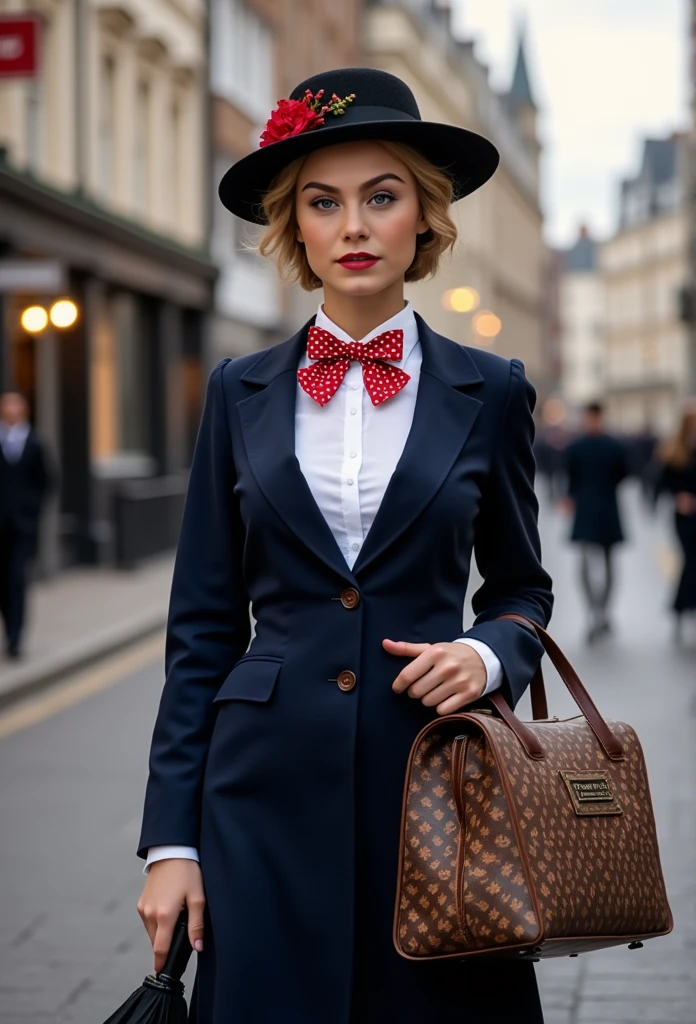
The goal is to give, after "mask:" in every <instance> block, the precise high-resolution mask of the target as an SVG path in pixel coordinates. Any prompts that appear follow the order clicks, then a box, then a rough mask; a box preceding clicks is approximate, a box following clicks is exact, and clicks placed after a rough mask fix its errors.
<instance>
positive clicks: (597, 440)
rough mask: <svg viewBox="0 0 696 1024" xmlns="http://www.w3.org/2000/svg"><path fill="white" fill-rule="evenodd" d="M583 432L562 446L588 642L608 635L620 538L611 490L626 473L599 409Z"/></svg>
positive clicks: (591, 408)
mask: <svg viewBox="0 0 696 1024" xmlns="http://www.w3.org/2000/svg"><path fill="white" fill-rule="evenodd" d="M583 427H584V432H583V435H582V436H581V437H579V438H577V440H575V441H573V443H572V444H571V445H569V446H568V449H567V452H566V472H567V477H568V483H567V487H568V492H567V506H568V508H569V510H570V509H572V511H573V513H574V517H573V529H572V533H571V538H570V539H571V541H573V543H575V544H580V546H581V558H580V569H581V571H580V580H581V584H582V590H583V594H584V596H585V599H586V601H587V605H588V608H589V612H590V625H589V629H588V633H587V640H588V643H593V642H594V641H595V640H597V639H598V638H599V637H601V636H603V635H605V634H607V633H609V632H611V623H610V621H609V604H610V601H611V596H612V592H613V589H614V564H613V549H614V546H615V545H616V544H619V543H621V541H623V539H624V533H623V528H622V525H621V515H620V513H619V504H618V500H617V493H616V492H617V488H618V486H619V484H620V483H621V481H622V480H623V479H624V477H625V476H626V475H627V473H628V460H627V456H626V450H625V448H624V446H623V445H622V444H621V442H620V441H618V440H617V439H616V438H615V437H612V436H611V435H609V434H607V433H606V431H605V429H604V410H603V408H602V406H601V405H600V404H599V403H598V402H592V403H590V404H589V405H588V406H587V407H586V409H585V414H584V423H583Z"/></svg>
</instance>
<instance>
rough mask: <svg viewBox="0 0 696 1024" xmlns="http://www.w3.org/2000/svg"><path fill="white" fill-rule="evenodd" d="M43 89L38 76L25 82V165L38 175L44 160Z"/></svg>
mask: <svg viewBox="0 0 696 1024" xmlns="http://www.w3.org/2000/svg"><path fill="white" fill-rule="evenodd" d="M44 124H45V122H44V87H43V81H42V80H41V77H40V76H37V77H36V78H32V79H31V80H30V81H28V82H27V164H28V166H29V170H30V171H32V172H33V173H34V174H40V173H41V170H42V168H43V159H44V131H45V128H44Z"/></svg>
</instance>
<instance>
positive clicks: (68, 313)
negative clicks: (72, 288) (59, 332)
mask: <svg viewBox="0 0 696 1024" xmlns="http://www.w3.org/2000/svg"><path fill="white" fill-rule="evenodd" d="M49 315H50V317H51V323H52V324H53V326H54V327H72V325H73V324H74V323H75V321H76V320H77V306H76V305H75V303H74V302H73V301H72V299H59V300H58V302H54V303H53V305H52V306H51V311H50V314H49Z"/></svg>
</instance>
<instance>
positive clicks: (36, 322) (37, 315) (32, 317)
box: [19, 306, 48, 334]
mask: <svg viewBox="0 0 696 1024" xmlns="http://www.w3.org/2000/svg"><path fill="white" fill-rule="evenodd" d="M19 322H20V323H21V325H22V327H23V328H24V330H25V331H27V333H28V334H40V332H41V331H43V330H44V328H45V327H46V325H47V324H48V313H47V312H46V310H45V309H44V308H43V306H27V308H26V309H25V310H24V311H23V312H22V315H21V316H20V318H19Z"/></svg>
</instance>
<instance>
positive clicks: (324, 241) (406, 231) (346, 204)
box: [295, 142, 428, 296]
mask: <svg viewBox="0 0 696 1024" xmlns="http://www.w3.org/2000/svg"><path fill="white" fill-rule="evenodd" d="M295 212H296V217H297V239H298V241H300V242H302V243H303V244H304V246H305V252H306V254H307V259H308V261H309V265H310V266H311V268H312V270H313V271H314V273H315V274H316V275H317V277H318V278H320V279H321V281H322V284H323V286H324V292H325V293H326V291H327V290H329V291H330V290H334V291H336V292H339V293H341V294H342V295H355V296H364V295H375V294H377V293H378V292H381V291H383V290H384V289H386V288H389V286H390V285H393V284H394V282H396V281H399V280H401V281H403V277H404V274H405V273H406V271H407V270H408V268H409V266H410V265H411V263H412V262H413V257H414V255H415V251H416V235H417V234H421V233H423V232H424V231H427V230H428V224H427V222H426V220H425V218H424V217H423V214H422V211H421V207H420V203H419V201H418V194H417V191H416V181H415V178H414V177H413V174H412V173H411V172H410V171H409V169H408V168H407V167H406V166H405V164H403V163H402V162H401V161H400V160H398V159H397V158H396V157H393V156H391V155H390V154H389V153H388V152H387V150H386V149H384V147H383V146H381V145H380V144H379V143H378V142H347V143H341V144H340V145H336V146H327V147H326V148H325V149H320V150H317V152H315V153H311V154H310V155H309V156H308V157H307V159H306V160H305V162H304V164H303V166H302V169H301V171H300V175H299V178H298V180H297V185H296V188H295ZM356 253H357V254H366V255H367V256H369V257H372V258H371V259H363V260H362V261H360V260H350V259H345V258H344V257H346V256H349V255H350V254H356Z"/></svg>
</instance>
